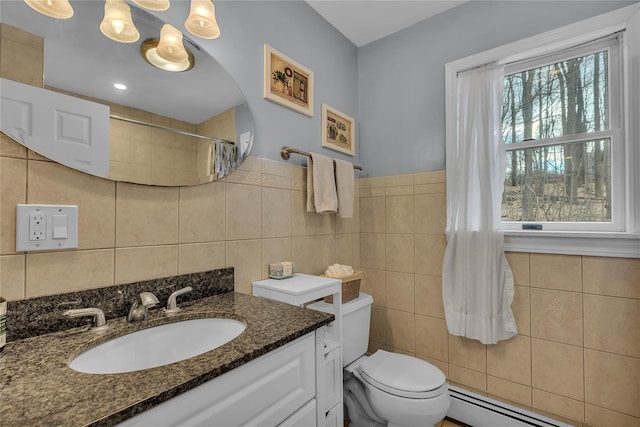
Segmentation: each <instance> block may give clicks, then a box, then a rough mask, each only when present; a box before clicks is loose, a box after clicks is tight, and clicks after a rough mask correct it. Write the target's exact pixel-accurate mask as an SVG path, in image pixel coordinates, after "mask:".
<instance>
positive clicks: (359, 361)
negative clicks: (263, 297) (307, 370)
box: [308, 293, 450, 427]
mask: <svg viewBox="0 0 640 427" xmlns="http://www.w3.org/2000/svg"><path fill="white" fill-rule="evenodd" d="M372 303H373V298H372V297H371V295H367V294H365V293H360V296H359V297H358V298H356V299H354V300H351V301H349V302H347V303H345V304H343V305H342V358H343V360H342V362H343V366H344V367H345V368H344V404H345V407H346V412H345V414H348V418H349V419H350V420H351V425H352V426H354V427H377V426H389V427H425V426H432V425H434V424H435V423H437V422H438V421H440V420H442V419H443V418H444V417H445V415H446V414H447V411H448V410H449V402H450V398H449V390H448V388H447V384H446V383H445V379H446V377H445V375H444V373H443V372H442V371H441V370H440V369H438V368H437V367H435V366H433V365H432V364H430V363H428V362H425V361H423V360H420V359H418V358H415V357H412V356H406V355H402V354H397V353H389V352H387V351H384V350H378V351H376V352H375V353H374V354H372V355H370V356H365V353H366V352H367V345H368V341H369V322H370V319H371V304H372ZM308 308H312V309H314V310H319V311H324V312H327V313H332V305H330V304H327V303H324V302H317V303H314V304H312V305H310V306H308Z"/></svg>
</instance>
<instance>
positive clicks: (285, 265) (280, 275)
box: [269, 261, 296, 279]
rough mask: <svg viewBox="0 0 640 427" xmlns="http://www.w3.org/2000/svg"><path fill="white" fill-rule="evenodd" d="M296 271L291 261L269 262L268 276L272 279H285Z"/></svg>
mask: <svg viewBox="0 0 640 427" xmlns="http://www.w3.org/2000/svg"><path fill="white" fill-rule="evenodd" d="M295 272H296V269H295V266H294V265H293V262H291V261H280V262H272V263H271V264H269V277H271V278H272V279H286V278H287V277H291V276H293V274H294V273H295Z"/></svg>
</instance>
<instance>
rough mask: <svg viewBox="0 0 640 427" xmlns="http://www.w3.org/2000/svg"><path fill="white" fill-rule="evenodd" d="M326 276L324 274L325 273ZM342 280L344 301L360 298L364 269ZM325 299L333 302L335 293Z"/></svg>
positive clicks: (330, 302)
mask: <svg viewBox="0 0 640 427" xmlns="http://www.w3.org/2000/svg"><path fill="white" fill-rule="evenodd" d="M323 276H324V275H323ZM341 280H342V303H343V304H344V303H345V302H348V301H351V300H352V299H356V298H358V295H359V294H360V281H361V280H362V271H356V272H354V273H353V274H352V275H350V276H345V277H342V278H341ZM324 301H325V302H328V303H329V304H333V295H329V296H326V297H324Z"/></svg>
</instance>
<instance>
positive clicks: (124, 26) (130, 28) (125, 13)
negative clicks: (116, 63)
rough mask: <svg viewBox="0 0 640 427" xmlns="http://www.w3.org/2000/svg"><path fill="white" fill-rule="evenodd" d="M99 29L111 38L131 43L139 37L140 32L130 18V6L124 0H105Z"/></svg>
mask: <svg viewBox="0 0 640 427" xmlns="http://www.w3.org/2000/svg"><path fill="white" fill-rule="evenodd" d="M100 31H102V34H104V35H105V36H107V37H109V38H110V39H111V40H115V41H117V42H121V43H133V42H136V41H138V39H139V38H140V33H139V32H138V29H137V28H136V27H135V25H133V21H132V20H131V8H130V7H129V5H128V4H126V3H125V2H124V0H106V1H105V3H104V19H103V20H102V22H101V23H100Z"/></svg>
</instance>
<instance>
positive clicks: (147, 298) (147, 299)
mask: <svg viewBox="0 0 640 427" xmlns="http://www.w3.org/2000/svg"><path fill="white" fill-rule="evenodd" d="M140 301H142V305H144V306H145V307H146V308H151V307H155V306H156V305H158V304H160V301H158V297H156V296H155V295H154V294H153V293H151V292H143V293H141V294H140Z"/></svg>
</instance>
